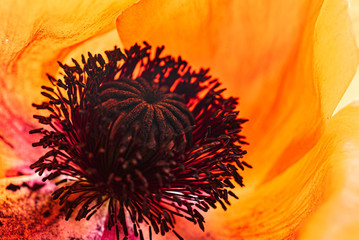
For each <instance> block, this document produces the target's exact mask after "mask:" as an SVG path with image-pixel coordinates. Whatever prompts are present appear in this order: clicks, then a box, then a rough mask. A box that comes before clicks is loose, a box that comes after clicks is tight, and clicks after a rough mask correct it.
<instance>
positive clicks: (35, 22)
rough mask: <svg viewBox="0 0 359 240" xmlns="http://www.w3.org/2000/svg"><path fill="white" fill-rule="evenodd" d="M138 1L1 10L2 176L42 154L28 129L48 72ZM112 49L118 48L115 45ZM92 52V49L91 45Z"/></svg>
mask: <svg viewBox="0 0 359 240" xmlns="http://www.w3.org/2000/svg"><path fill="white" fill-rule="evenodd" d="M135 2H136V0H121V1H117V0H110V1H105V2H104V1H57V0H56V1H41V0H38V1H27V0H25V1H23V0H15V1H5V2H4V3H2V4H1V8H0V22H1V24H0V42H1V44H0V52H1V56H0V84H1V88H0V126H1V127H0V169H1V170H0V177H1V176H4V175H9V174H8V169H9V168H11V167H14V166H19V165H20V166H21V165H23V166H28V165H29V164H30V163H31V162H33V161H34V159H36V157H37V156H38V150H34V149H33V148H32V147H31V143H32V142H34V141H35V139H34V138H32V137H30V136H29V135H28V131H29V130H30V129H32V128H34V125H35V124H36V122H35V121H33V120H31V119H32V114H34V110H33V108H31V103H33V102H40V101H41V95H40V94H39V92H40V86H41V85H42V84H43V83H47V79H46V76H45V73H46V72H48V73H51V74H53V73H54V72H56V69H57V61H58V60H62V58H63V57H64V56H66V55H67V54H68V53H69V52H70V51H71V50H72V49H73V48H74V47H76V45H78V44H80V43H82V42H84V41H85V40H87V39H89V38H92V37H94V36H97V35H100V34H103V33H106V32H108V31H109V30H110V29H114V28H115V19H116V16H117V15H118V14H119V13H120V12H121V11H123V10H124V9H126V8H127V7H129V6H130V5H132V4H133V3H135ZM110 47H111V48H112V47H113V46H110ZM88 50H90V49H88Z"/></svg>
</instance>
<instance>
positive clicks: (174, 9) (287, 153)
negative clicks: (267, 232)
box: [117, 0, 357, 185]
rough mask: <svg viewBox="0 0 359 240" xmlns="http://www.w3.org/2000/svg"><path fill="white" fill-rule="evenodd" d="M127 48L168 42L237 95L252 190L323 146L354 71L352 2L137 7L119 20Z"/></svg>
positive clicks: (182, 3)
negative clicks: (324, 130)
mask: <svg viewBox="0 0 359 240" xmlns="http://www.w3.org/2000/svg"><path fill="white" fill-rule="evenodd" d="M117 28H118V31H119V35H120V38H121V40H122V41H123V43H124V45H125V46H129V45H131V44H133V43H134V42H140V41H143V40H146V41H149V43H151V44H153V45H162V44H164V45H165V46H166V48H167V51H166V52H167V53H170V54H180V55H182V56H183V57H184V58H185V59H187V60H189V62H190V63H191V64H193V65H195V66H197V67H198V66H203V67H211V72H212V73H213V75H214V76H215V77H219V78H220V79H221V81H222V82H223V83H224V84H223V85H224V86H225V87H227V88H228V94H230V95H234V96H239V97H240V98H241V101H240V107H239V108H240V110H241V112H242V116H244V117H246V118H249V119H250V121H249V123H248V124H246V126H245V134H246V136H248V141H249V142H250V144H251V145H250V146H249V148H248V150H249V154H248V156H247V160H248V161H249V162H250V163H251V164H253V165H254V170H253V171H252V173H249V171H247V172H246V173H245V175H246V176H245V179H246V183H247V185H252V184H253V183H254V182H257V181H260V180H261V179H263V178H264V179H265V180H270V179H272V178H273V177H274V176H276V175H277V174H279V173H280V172H282V171H284V170H285V169H286V168H288V167H289V166H290V165H292V164H293V163H295V162H296V161H298V159H300V157H301V156H303V155H304V154H305V152H306V151H308V149H310V148H311V147H312V146H313V145H314V144H315V143H316V141H317V139H318V138H319V136H320V134H321V131H322V126H323V123H324V122H325V121H326V120H327V119H328V118H330V117H331V115H332V113H333V111H334V109H335V107H336V105H337V103H338V102H339V100H340V98H341V97H342V95H343V93H344V91H345V89H346V87H347V86H348V85H349V83H350V81H351V79H352V76H353V74H354V71H355V68H356V66H357V56H356V52H357V50H356V47H355V43H354V38H353V36H352V33H351V25H350V20H349V17H348V13H347V6H346V1H344V0H328V1H325V2H324V3H322V1H314V2H313V1H310V0H306V1H304V0H302V1H286V0H278V1H266V0H262V1H210V0H208V1H193V0H187V1H186V0H184V1H171V2H169V1H166V0H159V1H152V0H147V1H141V2H140V3H138V4H136V5H134V6H132V7H131V8H129V9H128V10H126V11H125V12H124V13H123V14H121V15H120V16H119V18H118V20H117Z"/></svg>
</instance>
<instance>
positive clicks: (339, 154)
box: [299, 102, 359, 240]
mask: <svg viewBox="0 0 359 240" xmlns="http://www.w3.org/2000/svg"><path fill="white" fill-rule="evenodd" d="M330 126H331V127H333V128H336V129H338V130H341V132H340V134H339V135H337V136H335V135H334V134H333V135H334V136H333V137H336V138H337V139H338V140H335V143H334V144H335V146H334V147H332V146H328V147H331V148H330V149H331V150H330V151H331V152H332V154H330V155H329V156H328V159H327V160H326V161H325V163H326V165H327V166H326V167H325V168H326V171H325V172H324V174H325V175H326V176H325V177H326V179H328V180H327V182H326V183H327V184H325V185H324V184H323V185H322V188H321V189H320V188H319V189H318V192H317V194H318V193H321V194H322V195H323V196H324V197H325V198H324V199H325V202H324V203H323V204H322V205H321V206H320V207H319V208H318V210H317V211H316V212H315V213H314V214H313V215H312V216H311V217H310V218H309V219H308V221H307V223H306V224H305V225H304V229H303V231H302V233H301V234H300V238H299V239H303V240H307V239H315V240H324V239H325V240H334V239H335V240H342V239H343V240H344V239H348V240H349V239H355V237H356V236H359V214H358V211H359V178H358V176H359V161H358V160H359V102H357V103H356V106H355V105H354V104H353V105H351V106H349V107H346V108H344V109H343V110H342V111H340V112H339V113H338V116H335V117H334V119H333V120H332V121H331V123H330ZM328 127H329V126H328ZM338 130H332V132H338ZM338 143H339V144H338ZM326 195H329V196H326Z"/></svg>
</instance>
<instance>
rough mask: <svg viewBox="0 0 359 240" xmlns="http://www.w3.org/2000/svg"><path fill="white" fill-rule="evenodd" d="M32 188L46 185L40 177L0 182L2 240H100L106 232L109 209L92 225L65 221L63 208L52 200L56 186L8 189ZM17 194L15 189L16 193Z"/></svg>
mask: <svg viewBox="0 0 359 240" xmlns="http://www.w3.org/2000/svg"><path fill="white" fill-rule="evenodd" d="M24 183H26V184H28V186H29V187H33V186H34V184H36V183H37V184H43V183H42V181H41V178H40V177H38V176H37V175H32V176H27V177H16V178H3V179H0V208H1V215H0V222H1V227H0V236H2V237H4V239H29V240H38V239H100V238H101V236H102V233H103V231H104V227H105V226H104V223H105V218H106V217H105V216H106V208H105V207H103V208H102V209H101V211H100V212H99V213H96V214H95V215H94V216H93V217H92V218H91V219H90V220H89V221H80V222H79V221H75V219H74V217H72V218H70V220H69V221H66V220H65V216H64V215H63V214H59V211H60V207H59V205H58V204H57V202H56V203H55V201H53V200H51V193H52V192H53V189H54V185H52V184H50V183H47V184H46V185H44V186H43V187H42V188H40V189H38V190H33V191H32V190H31V189H30V188H28V187H24V186H22V187H20V189H18V190H16V191H12V190H8V189H6V188H7V187H8V186H9V185H10V184H13V185H16V186H21V185H23V184H24ZM14 190H15V189H14Z"/></svg>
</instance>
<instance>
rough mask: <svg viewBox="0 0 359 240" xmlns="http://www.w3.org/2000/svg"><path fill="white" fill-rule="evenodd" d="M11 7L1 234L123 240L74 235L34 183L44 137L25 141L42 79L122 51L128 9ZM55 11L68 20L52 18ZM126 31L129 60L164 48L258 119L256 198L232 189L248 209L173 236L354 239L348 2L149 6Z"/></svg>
mask: <svg viewBox="0 0 359 240" xmlns="http://www.w3.org/2000/svg"><path fill="white" fill-rule="evenodd" d="M13 4H14V5H11V6H5V7H4V8H3V10H2V11H4V12H3V13H2V14H1V16H2V18H3V21H2V22H4V23H6V24H5V30H4V31H2V32H4V37H3V44H2V45H1V46H2V48H3V49H4V53H5V54H3V55H2V60H1V61H2V66H1V79H2V83H3V88H2V90H1V91H2V94H1V114H2V118H1V121H2V122H1V126H3V127H2V128H1V130H2V132H1V139H2V142H1V144H2V145H1V148H0V149H1V166H2V167H1V170H2V171H1V174H2V176H3V177H6V178H3V179H2V182H1V185H2V188H1V191H2V192H1V198H2V203H1V204H2V210H1V218H0V220H1V227H0V230H1V233H2V235H3V236H4V235H5V236H16V237H15V238H21V237H24V238H25V239H41V238H44V239H49V238H50V239H53V238H57V239H67V238H80V237H82V238H85V239H101V238H102V239H106V238H110V236H113V237H115V235H111V234H113V232H108V231H107V230H106V228H105V227H104V226H105V220H106V217H104V216H106V211H103V212H102V213H98V214H95V215H94V216H93V217H92V218H91V219H90V221H88V222H87V221H79V222H77V221H75V220H74V219H71V218H70V219H69V221H68V222H66V221H65V219H64V216H63V215H61V214H58V212H57V211H59V208H58V207H57V204H55V203H54V201H52V200H51V192H52V191H53V186H52V185H51V184H46V185H44V184H43V183H42V182H40V181H38V180H39V179H40V178H38V177H36V176H34V175H27V174H29V173H31V172H29V170H28V169H27V167H28V166H29V165H30V164H31V163H33V162H34V159H37V158H39V156H41V154H44V152H40V151H39V150H38V149H37V148H32V147H30V146H31V143H32V142H34V141H35V137H33V136H29V135H28V134H27V133H28V132H29V131H30V130H32V129H34V128H35V126H38V123H37V122H36V121H34V120H33V119H32V115H33V114H34V109H32V108H31V103H33V102H40V101H41V100H42V98H41V96H40V95H39V94H38V92H39V91H37V89H40V86H41V85H46V83H45V82H46V78H45V73H46V72H55V71H56V64H55V63H54V62H56V60H61V59H64V58H66V57H67V58H68V59H70V58H71V57H72V56H76V54H77V53H80V54H81V53H83V52H84V51H88V50H91V51H92V52H93V49H95V50H100V51H101V50H103V49H104V50H108V48H109V47H108V44H112V45H111V47H112V46H113V45H116V44H117V41H118V39H117V38H116V37H117V36H116V34H114V32H113V31H111V32H108V31H109V30H110V29H111V27H113V25H111V21H112V20H113V18H114V16H115V15H116V14H117V13H119V12H120V11H121V10H123V9H125V8H126V7H128V6H129V5H131V4H132V2H131V1H129V2H128V3H126V4H123V3H121V4H118V3H117V4H116V3H115V1H114V2H113V3H112V2H111V3H108V5H105V6H104V5H102V4H100V3H96V2H95V3H94V4H93V5H91V4H87V3H78V4H74V5H71V6H67V5H65V6H63V3H61V4H58V5H56V4H55V5H52V4H49V5H48V6H46V7H45V8H44V7H36V4H32V6H33V8H30V7H29V8H28V9H27V12H26V14H28V15H24V14H23V10H21V9H22V8H21V7H22V6H21V4H20V3H17V2H14V3H13ZM7 7H8V8H7ZM56 7H57V8H59V9H61V11H55V13H54V11H53V9H54V8H56ZM10 9H11V11H10ZM13 9H14V10H13ZM52 14H54V15H55V16H54V15H52ZM20 20H23V21H20ZM17 24H18V25H19V26H17ZM117 30H118V34H119V36H120V39H121V41H122V43H123V44H124V46H125V47H126V48H128V47H129V46H132V45H133V44H134V43H135V42H142V41H144V40H145V41H148V42H150V43H151V44H152V45H154V46H156V45H159V46H161V45H163V44H164V45H165V46H166V48H165V49H166V50H165V51H166V53H169V54H171V55H174V56H176V55H181V56H182V57H183V58H184V59H186V60H188V62H190V63H191V65H193V66H195V67H202V66H205V67H210V68H211V74H212V75H213V76H216V77H219V78H220V79H221V82H223V85H224V86H225V87H226V88H227V91H226V94H228V96H236V97H240V106H239V110H240V111H241V115H242V116H244V117H245V118H248V119H250V121H249V122H248V123H246V124H245V127H244V134H245V135H246V136H247V140H248V142H250V145H249V146H248V147H247V150H248V154H247V155H246V161H248V162H249V163H250V164H251V165H253V170H246V171H244V172H243V175H244V183H245V185H246V187H245V188H236V191H235V193H236V195H238V197H239V199H238V200H235V201H231V203H232V206H231V207H230V208H229V209H228V211H226V212H224V211H223V212H222V211H221V210H216V211H210V212H208V213H207V214H206V215H205V221H206V223H205V228H206V231H205V232H204V233H202V232H201V231H200V229H197V227H194V226H193V224H191V223H190V224H191V225H189V223H187V222H186V221H182V220H181V219H178V222H177V223H176V231H177V232H181V235H182V236H183V237H184V238H185V239H290V238H302V239H330V238H333V239H340V238H343V239H345V238H349V239H350V238H352V236H355V234H357V231H358V230H357V229H358V228H357V227H356V226H357V220H358V219H357V216H356V207H357V198H358V194H357V191H358V189H357V180H356V171H357V168H358V167H357V164H356V162H355V160H356V159H357V158H358V144H359V139H358V135H359V134H358V131H359V124H358V123H359V119H358V116H359V115H358V113H359V109H358V107H357V106H355V105H351V106H348V107H346V108H344V109H343V110H341V111H340V112H338V113H337V114H336V115H335V116H334V117H332V115H333V111H334V109H335V108H336V106H337V105H338V102H339V101H340V99H341V98H342V95H343V94H344V91H345V90H346V88H347V86H348V85H349V83H350V81H351V80H352V77H353V75H354V72H355V69H356V66H357V49H356V46H355V42H354V37H353V35H352V30H351V25H350V19H349V16H348V13H347V6H346V1H336V0H332V1H317V2H315V3H313V2H311V1H297V2H296V3H290V2H287V1H275V2H274V3H267V2H266V3H264V2H263V3H259V2H256V3H254V2H246V1H226V2H225V3H223V2H221V3H217V2H215V1H206V2H204V1H203V2H202V1H182V2H179V3H178V2H176V3H174V2H173V3H168V2H166V1H141V2H139V3H138V4H136V5H134V6H132V7H131V8H129V9H127V10H126V11H125V12H124V13H123V14H121V15H120V16H119V17H118V19H117ZM17 31H18V32H17ZM105 43H106V44H105ZM103 45H107V46H106V47H103ZM3 49H2V50H3ZM85 49H86V50H85ZM69 56H70V57H69ZM65 62H66V59H65ZM10 169H16V171H14V170H10ZM20 173H21V174H23V175H24V176H16V175H19V174H20ZM241 174H242V173H241ZM102 210H103V209H102ZM100 211H101V210H100ZM189 228H190V229H191V231H188V229H189ZM177 229H178V230H177ZM166 236H167V237H168V238H172V237H175V236H174V235H166ZM10 239H11V238H10Z"/></svg>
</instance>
